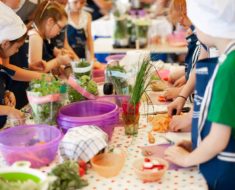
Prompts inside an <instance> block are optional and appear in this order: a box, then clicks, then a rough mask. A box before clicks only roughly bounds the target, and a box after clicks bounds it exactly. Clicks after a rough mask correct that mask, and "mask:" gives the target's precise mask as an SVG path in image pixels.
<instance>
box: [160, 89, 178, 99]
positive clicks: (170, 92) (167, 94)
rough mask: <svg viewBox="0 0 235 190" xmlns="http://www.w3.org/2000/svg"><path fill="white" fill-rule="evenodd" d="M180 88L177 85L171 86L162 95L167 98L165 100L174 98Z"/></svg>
mask: <svg viewBox="0 0 235 190" xmlns="http://www.w3.org/2000/svg"><path fill="white" fill-rule="evenodd" d="M180 90H181V89H180V88H177V87H173V88H168V89H167V90H166V92H165V93H164V94H163V96H164V97H165V98H166V99H167V100H171V99H174V98H176V97H177V96H178V95H179V93H180Z"/></svg>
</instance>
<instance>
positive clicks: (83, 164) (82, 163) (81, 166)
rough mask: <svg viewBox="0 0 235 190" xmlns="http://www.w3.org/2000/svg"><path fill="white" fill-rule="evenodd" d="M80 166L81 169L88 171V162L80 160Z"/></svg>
mask: <svg viewBox="0 0 235 190" xmlns="http://www.w3.org/2000/svg"><path fill="white" fill-rule="evenodd" d="M78 165H79V166H80V168H83V169H84V170H85V171H86V169H87V165H86V162H85V161H83V160H79V161H78Z"/></svg>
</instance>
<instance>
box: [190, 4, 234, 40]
mask: <svg viewBox="0 0 235 190" xmlns="http://www.w3.org/2000/svg"><path fill="white" fill-rule="evenodd" d="M187 15H188V17H189V18H190V20H191V21H192V23H193V24H194V25H195V26H196V27H197V28H198V29H199V30H201V31H202V32H204V33H205V34H208V35H210V36H213V37H220V38H226V39H233V38H235V1H234V0H187Z"/></svg>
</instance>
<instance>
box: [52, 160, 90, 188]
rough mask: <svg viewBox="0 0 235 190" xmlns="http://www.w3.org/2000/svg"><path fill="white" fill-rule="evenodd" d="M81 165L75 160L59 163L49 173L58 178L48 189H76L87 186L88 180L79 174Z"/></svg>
mask: <svg viewBox="0 0 235 190" xmlns="http://www.w3.org/2000/svg"><path fill="white" fill-rule="evenodd" d="M78 171H79V165H78V163H77V162H74V161H66V162H64V163H62V164H60V165H57V166H56V167H55V168H54V169H53V170H52V171H51V173H50V174H49V175H55V176H56V177H57V179H56V180H55V181H54V182H53V183H52V184H51V185H50V187H49V189H48V190H76V189H80V188H82V187H84V186H87V185H88V183H87V181H85V180H83V179H81V176H79V175H80V174H78Z"/></svg>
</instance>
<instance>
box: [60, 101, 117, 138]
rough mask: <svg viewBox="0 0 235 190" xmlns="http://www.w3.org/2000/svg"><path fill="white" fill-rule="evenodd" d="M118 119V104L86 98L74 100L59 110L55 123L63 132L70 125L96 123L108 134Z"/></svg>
mask: <svg viewBox="0 0 235 190" xmlns="http://www.w3.org/2000/svg"><path fill="white" fill-rule="evenodd" d="M118 121H119V109H118V106H117V105H115V104H113V103H110V102H105V101H97V100H87V101H81V102H75V103H72V104H69V105H67V106H64V107H62V108H61V109H60V110H59V114H58V117H57V123H58V125H59V127H60V128H61V129H62V130H63V132H64V133H66V132H67V130H68V129H70V128H72V127H78V126H81V125H96V126H98V127H100V128H101V129H102V130H103V131H104V132H106V133H107V134H108V136H109V139H110V138H111V136H112V133H113V129H114V126H115V125H116V124H117V123H118Z"/></svg>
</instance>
